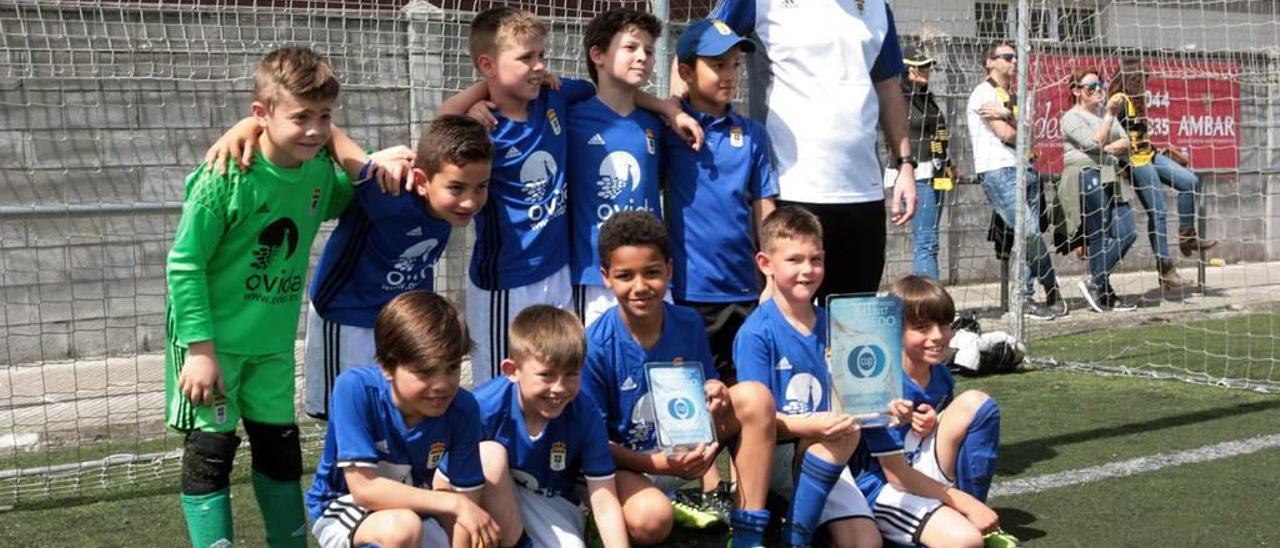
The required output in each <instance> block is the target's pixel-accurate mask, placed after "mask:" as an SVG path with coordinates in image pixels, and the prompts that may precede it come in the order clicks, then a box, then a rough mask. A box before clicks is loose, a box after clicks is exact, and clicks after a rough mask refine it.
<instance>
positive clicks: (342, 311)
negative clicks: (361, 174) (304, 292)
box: [310, 181, 453, 328]
mask: <svg viewBox="0 0 1280 548" xmlns="http://www.w3.org/2000/svg"><path fill="white" fill-rule="evenodd" d="M355 198H356V199H355V200H354V201H353V202H352V203H351V204H350V205H348V206H347V208H346V209H345V210H344V211H343V212H342V217H340V218H339V220H338V227H337V228H335V229H334V230H333V234H332V235H330V236H329V241H328V242H327V243H325V246H324V252H323V253H321V254H320V260H319V262H318V263H317V265H316V274H315V277H314V278H312V280H311V292H310V296H311V304H312V305H313V306H315V308H316V312H317V313H319V314H320V317H322V318H324V319H326V320H329V321H331V322H337V323H340V324H343V325H354V326H358V327H368V328H372V327H373V323H374V320H376V319H377V318H378V311H380V310H382V306H383V305H385V304H387V303H388V302H390V301H391V299H393V298H395V296H396V295H399V294H401V293H404V292H406V291H410V290H414V289H426V290H431V289H434V287H435V270H436V261H438V260H439V259H440V255H442V254H444V250H445V248H446V247H448V245H449V234H450V233H451V232H452V230H453V228H452V227H451V226H450V225H449V223H448V222H447V221H444V220H442V219H437V218H435V217H433V216H431V214H429V213H428V212H427V203H426V200H425V199H423V198H422V197H420V196H418V195H417V194H415V193H412V192H401V193H400V195H399V196H391V195H390V194H383V193H382V191H381V190H379V189H378V185H377V184H374V183H373V182H372V181H370V182H366V183H364V184H361V185H360V186H358V187H356V191H355Z"/></svg>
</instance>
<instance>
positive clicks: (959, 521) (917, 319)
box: [849, 276, 1017, 547]
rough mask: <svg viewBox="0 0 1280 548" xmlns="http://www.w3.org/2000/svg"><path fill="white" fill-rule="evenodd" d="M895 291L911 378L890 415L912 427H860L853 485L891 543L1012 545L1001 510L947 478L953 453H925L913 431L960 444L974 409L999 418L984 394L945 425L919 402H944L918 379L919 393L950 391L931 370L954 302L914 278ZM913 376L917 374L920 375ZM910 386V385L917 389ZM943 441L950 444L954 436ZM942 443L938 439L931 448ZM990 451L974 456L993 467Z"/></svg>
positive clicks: (979, 441)
mask: <svg viewBox="0 0 1280 548" xmlns="http://www.w3.org/2000/svg"><path fill="white" fill-rule="evenodd" d="M893 293H894V294H895V295H897V296H898V297H899V298H901V299H902V300H903V318H902V319H903V326H904V329H903V339H902V348H903V350H902V353H903V363H904V370H905V371H906V373H907V376H908V377H909V378H908V379H904V387H903V388H904V390H903V395H904V398H910V399H911V400H914V401H908V400H906V399H904V400H898V401H896V402H895V403H894V414H895V415H897V416H898V418H899V419H900V420H901V421H902V422H904V423H909V424H911V426H910V427H907V426H901V427H893V428H869V429H866V430H863V431H862V444H861V445H859V446H858V449H857V450H856V451H855V452H854V456H853V458H852V459H851V460H850V462H849V468H850V470H853V471H855V473H856V475H857V482H858V488H859V489H860V490H861V491H862V494H863V495H864V496H866V498H867V502H868V504H870V505H871V508H872V509H873V511H874V512H875V515H876V525H877V526H878V527H879V529H880V532H881V534H883V535H884V538H885V540H886V541H888V542H892V543H894V544H904V545H915V544H923V545H925V546H965V547H978V546H983V545H984V544H985V545H986V546H988V547H1005V546H1015V545H1016V543H1017V539H1015V538H1013V537H1011V536H1009V535H1008V534H1005V533H1003V532H1001V531H1000V529H999V519H1000V518H999V516H997V515H996V513H995V512H994V511H993V510H991V508H989V507H987V505H986V504H983V502H982V500H981V499H980V498H979V497H975V496H974V495H972V494H970V493H969V492H966V491H965V490H962V489H957V488H956V487H954V485H955V481H953V480H952V479H951V478H954V477H955V476H947V475H946V474H945V473H943V470H945V469H946V468H944V466H943V465H944V464H945V462H944V461H943V460H941V459H946V460H951V462H952V464H954V463H955V461H954V460H953V458H952V457H950V456H944V455H943V454H942V452H940V451H935V452H934V453H933V454H929V451H928V448H927V446H926V445H925V444H924V443H922V440H923V438H924V437H926V436H922V435H921V434H917V433H916V432H915V431H916V429H919V430H921V431H925V430H928V431H933V430H935V429H936V430H937V433H938V437H937V438H935V439H936V441H937V443H938V444H942V439H941V436H942V433H943V431H944V430H945V431H946V432H947V436H948V440H952V439H953V437H954V436H958V438H955V439H954V441H957V442H958V441H959V440H960V439H962V438H963V436H964V435H965V432H966V431H967V430H968V428H969V424H967V423H969V422H973V419H974V417H975V416H976V415H975V412H976V411H978V410H981V409H986V410H985V411H981V413H980V414H981V415H983V417H984V418H981V420H977V421H976V422H974V424H975V425H983V424H985V425H988V427H989V426H990V425H991V424H992V420H998V414H996V415H994V416H993V413H994V412H995V405H994V402H992V403H991V405H990V406H985V403H984V402H981V401H978V400H980V399H981V400H984V401H989V399H987V398H985V395H982V396H980V397H975V396H973V395H967V396H965V401H966V403H965V404H963V405H961V407H958V408H957V413H955V414H954V416H951V417H948V422H947V424H946V426H945V429H944V427H943V426H942V425H941V423H939V422H938V421H937V420H936V418H937V417H934V416H933V413H931V412H930V411H932V409H933V408H932V406H933V404H932V403H929V404H928V405H921V404H924V403H928V402H930V401H938V402H941V400H931V398H932V397H926V396H924V395H922V394H921V393H920V392H921V390H920V388H919V387H920V386H921V385H920V384H919V383H920V382H923V383H924V384H923V386H925V389H924V390H923V391H924V392H928V393H933V394H938V393H940V392H941V393H945V392H947V391H949V390H950V389H949V388H945V387H940V386H937V385H935V384H934V383H935V381H936V382H937V383H938V384H944V383H945V379H944V378H942V377H941V376H937V377H936V378H935V377H934V376H933V375H934V374H935V373H936V369H935V368H934V367H933V364H934V363H937V362H938V361H941V359H942V352H943V351H944V350H945V349H946V347H947V343H948V342H949V341H950V338H951V334H950V333H951V329H950V325H951V319H952V318H953V317H954V316H955V305H954V303H953V302H952V301H951V297H950V296H949V295H947V293H946V291H945V290H943V289H942V287H941V286H939V285H937V283H936V282H933V281H932V280H927V279H925V278H922V277H917V276H910V277H908V278H907V279H906V280H905V281H899V282H898V283H896V284H894V287H893ZM944 369H945V366H944ZM912 372H914V375H913V374H912ZM921 373H927V374H928V375H929V378H928V379H924V376H922V375H921ZM916 375H921V376H920V377H918V378H919V379H920V380H919V381H918V380H916V379H917V377H916ZM949 377H950V376H949V375H948V376H947V378H949ZM912 385H915V390H913V389H912ZM957 403H959V402H957ZM913 407H914V408H916V411H917V412H916V413H914V414H913V413H912V412H911V409H912V408H913ZM966 415H967V416H966ZM966 419H968V420H966ZM930 423H933V424H930ZM926 426H927V427H928V428H925V427H926ZM953 428H954V430H953ZM984 428H986V427H984ZM996 428H997V429H998V426H997V427H996ZM913 435H914V436H915V437H916V439H914V440H912V441H910V442H907V441H906V440H904V437H907V438H910V437H912V436H913ZM996 441H997V440H995V439H994V438H991V437H990V436H988V435H987V431H986V430H984V431H983V432H982V433H980V434H977V435H975V439H974V441H973V443H974V444H975V445H982V446H985V445H988V444H990V443H995V442H996ZM908 443H909V444H910V445H908ZM945 445H947V446H948V447H953V446H952V445H951V441H948V442H947V443H946V444H945ZM940 448H941V445H938V446H936V447H935V449H940ZM994 450H995V447H994V446H990V447H987V448H986V449H985V450H984V451H990V453H989V455H990V457H991V459H990V461H985V460H975V461H974V462H979V463H989V464H991V465H994ZM975 453H977V451H975ZM952 470H953V472H954V469H952ZM990 474H991V469H987V470H986V471H985V472H984V473H983V474H982V475H985V476H986V477H987V478H988V479H987V480H986V481H989V478H990ZM979 483H981V481H979ZM983 492H984V493H985V489H984V490H983ZM984 533H985V538H984Z"/></svg>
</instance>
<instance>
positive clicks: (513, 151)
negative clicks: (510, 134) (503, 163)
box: [505, 147, 521, 160]
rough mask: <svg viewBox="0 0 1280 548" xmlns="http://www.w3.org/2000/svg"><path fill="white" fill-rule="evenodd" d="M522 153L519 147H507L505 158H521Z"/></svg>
mask: <svg viewBox="0 0 1280 548" xmlns="http://www.w3.org/2000/svg"><path fill="white" fill-rule="evenodd" d="M520 154H521V152H520V149H518V148H516V147H511V148H509V149H507V155H506V156H505V158H506V159H508V160H510V159H512V158H519V157H520Z"/></svg>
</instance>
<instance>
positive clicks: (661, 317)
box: [583, 211, 774, 547]
mask: <svg viewBox="0 0 1280 548" xmlns="http://www.w3.org/2000/svg"><path fill="white" fill-rule="evenodd" d="M599 254H600V257H601V264H600V270H601V277H602V278H603V279H604V282H605V284H606V285H607V287H608V288H609V289H610V290H611V291H613V293H614V296H615V297H616V298H617V301H618V305H617V306H615V307H614V308H611V309H609V310H608V311H606V312H605V313H604V314H603V315H602V316H600V319H599V320H597V321H596V322H595V323H593V324H592V325H591V326H590V327H589V328H588V329H587V358H586V362H587V363H586V367H585V369H584V377H585V378H584V381H583V392H584V393H586V394H587V395H589V396H591V397H592V399H593V400H595V401H596V402H598V403H599V404H600V407H601V411H602V412H603V413H604V416H605V425H606V427H607V429H608V433H609V442H610V447H611V452H612V454H613V458H614V462H616V463H617V466H618V471H617V476H616V478H617V486H618V496H619V498H620V499H621V502H622V513H623V518H624V520H625V523H626V526H627V532H628V534H629V535H630V537H631V539H632V541H633V542H636V543H638V544H654V543H657V542H660V541H662V539H664V538H666V536H667V535H668V534H669V533H670V532H671V526H672V521H673V514H672V506H671V502H670V499H669V498H668V494H667V493H669V492H671V491H674V490H675V488H676V487H678V486H679V485H680V484H681V483H683V482H684V481H686V480H691V479H697V478H701V477H702V476H703V474H704V473H706V471H707V469H708V468H710V467H711V466H713V465H714V464H715V457H716V454H717V453H718V452H719V449H720V448H721V447H724V446H728V447H730V448H731V454H732V457H733V464H734V466H735V467H737V469H738V472H739V477H738V493H737V495H738V500H737V507H736V508H735V509H734V510H733V511H732V512H731V514H730V525H731V527H732V528H733V545H734V546H738V547H754V546H760V545H761V543H762V538H761V537H762V536H763V533H764V528H765V526H766V525H767V524H768V522H769V512H768V510H765V506H764V505H765V498H766V496H767V494H768V478H769V473H770V469H771V468H772V466H773V462H772V461H773V458H772V457H773V440H774V424H773V423H774V416H773V415H774V413H773V409H774V408H773V397H772V396H771V395H770V394H769V390H768V388H766V387H765V386H764V385H762V384H760V383H756V382H739V383H738V384H736V385H734V386H732V387H726V386H725V385H724V383H723V382H721V381H720V380H719V379H718V378H716V371H715V369H714V368H713V367H712V362H711V350H710V348H709V346H708V345H707V338H706V335H705V331H704V330H703V328H702V319H701V318H699V317H698V315H697V313H696V312H694V311H692V310H689V309H687V308H682V307H679V306H676V305H674V304H671V303H668V302H664V301H663V297H664V296H665V295H666V292H667V284H668V283H669V282H670V278H671V258H670V257H671V256H670V250H669V246H668V243H667V231H666V228H664V227H663V226H662V222H661V221H659V220H658V219H657V218H656V217H654V216H653V215H652V214H650V213H648V212H645V211H624V212H622V213H618V214H616V215H614V216H613V217H611V218H610V219H609V220H608V221H607V222H605V224H604V227H603V228H602V229H601V231H600V243H599ZM681 361H683V362H696V363H699V364H701V366H702V368H703V375H704V377H705V379H706V382H705V384H704V386H703V388H704V390H705V391H706V394H707V405H708V407H709V409H710V412H711V415H712V418H713V421H714V424H715V432H716V438H717V441H716V442H713V443H711V444H710V445H709V446H703V445H699V446H698V447H696V448H693V449H691V450H688V451H685V452H676V453H671V454H667V453H664V452H662V451H659V450H658V446H657V435H656V432H655V422H654V421H655V419H654V414H653V403H652V402H653V398H652V396H651V395H650V394H649V393H648V381H647V372H646V369H645V364H646V363H649V362H681Z"/></svg>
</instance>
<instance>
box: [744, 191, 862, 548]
mask: <svg viewBox="0 0 1280 548" xmlns="http://www.w3.org/2000/svg"><path fill="white" fill-rule="evenodd" d="M760 245H761V249H760V252H759V253H757V254H756V261H757V263H758V265H759V267H760V271H761V272H763V273H764V275H765V276H766V277H768V278H769V280H770V282H771V283H772V285H773V293H772V295H771V296H770V298H769V299H768V300H765V301H764V302H762V303H760V307H759V308H757V309H756V310H755V312H753V313H752V314H751V316H750V317H748V318H747V321H746V323H745V324H743V326H742V329H741V330H739V331H738V337H737V339H736V340H735V341H734V345H733V361H734V364H736V366H737V368H738V380H739V381H743V382H746V381H756V382H760V383H763V384H764V385H765V386H768V387H769V388H770V390H771V391H772V392H773V398H774V401H775V402H776V403H777V438H778V446H777V449H776V450H775V451H774V462H776V463H777V465H776V466H775V467H774V471H773V472H774V473H773V476H772V479H771V481H770V489H771V490H773V491H774V492H775V493H777V494H779V495H781V496H782V497H783V498H787V499H789V500H790V502H791V507H790V512H789V515H788V519H787V522H788V526H789V527H788V531H787V533H786V538H784V539H783V542H784V543H785V545H787V546H806V545H809V544H810V543H811V542H813V536H814V533H816V532H817V531H818V530H819V529H825V531H824V532H825V533H826V535H827V536H828V537H829V538H830V539H831V540H832V545H834V546H842V547H844V546H848V547H853V546H857V547H860V548H865V547H868V546H870V547H877V546H880V532H879V531H878V530H877V529H876V524H875V521H874V518H873V517H872V514H871V511H870V510H869V508H868V506H867V501H866V499H864V498H863V496H862V493H861V492H859V491H858V487H857V485H856V484H855V483H854V481H853V476H852V475H851V474H850V472H849V470H848V468H846V466H845V463H846V461H848V459H849V457H850V455H852V454H853V450H854V447H856V446H857V445H858V439H859V435H858V432H859V428H858V423H857V422H856V421H854V420H853V418H852V417H850V416H848V415H841V414H833V413H830V412H829V410H830V402H829V401H828V399H829V398H828V394H830V393H831V386H830V377H829V375H828V372H827V360H826V352H827V314H826V310H824V309H822V308H818V307H815V306H814V305H813V299H814V295H815V293H816V292H817V290H818V288H819V287H821V285H822V279H823V276H824V274H825V256H824V254H823V247H822V225H821V223H820V222H819V221H818V218H817V216H815V215H814V214H812V213H810V212H808V211H807V210H805V209H802V208H799V207H796V206H784V207H781V208H778V209H777V210H776V211H774V212H773V214H772V215H770V216H769V217H768V218H767V219H765V221H764V224H763V225H762V226H761V227H760Z"/></svg>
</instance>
